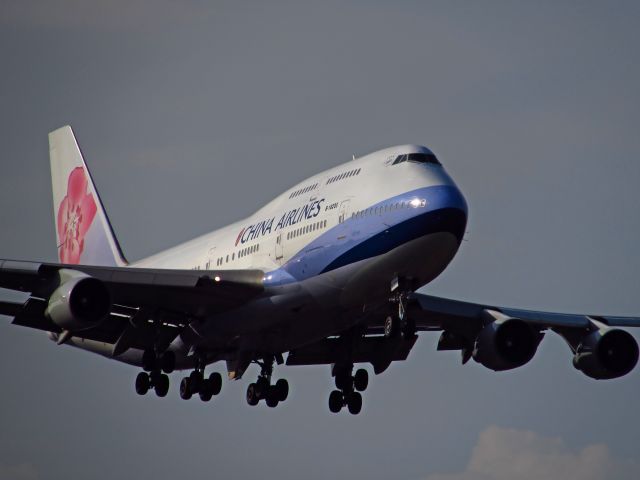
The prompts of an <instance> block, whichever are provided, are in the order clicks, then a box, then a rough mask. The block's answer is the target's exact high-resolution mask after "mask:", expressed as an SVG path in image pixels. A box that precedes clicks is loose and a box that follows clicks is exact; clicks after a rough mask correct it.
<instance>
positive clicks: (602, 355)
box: [573, 328, 638, 380]
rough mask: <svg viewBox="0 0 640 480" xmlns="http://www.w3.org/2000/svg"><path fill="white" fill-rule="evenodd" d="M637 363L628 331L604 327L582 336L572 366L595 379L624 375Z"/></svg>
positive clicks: (636, 354)
mask: <svg viewBox="0 0 640 480" xmlns="http://www.w3.org/2000/svg"><path fill="white" fill-rule="evenodd" d="M637 363H638V342H636V340H635V339H634V338H633V337H632V336H631V334H630V333H629V332H625V331H624V330H618V329H613V328H606V329H601V330H596V331H594V332H591V333H590V334H589V335H587V336H585V337H584V338H583V339H582V341H581V342H580V344H579V345H578V347H577V348H576V354H575V356H574V357H573V366H574V367H576V368H577V369H578V370H580V371H581V372H582V373H584V374H585V375H587V376H588V377H591V378H595V379H596V380H605V379H610V378H618V377H622V376H623V375H626V374H627V373H629V372H630V371H631V370H633V367H635V366H636V364H637Z"/></svg>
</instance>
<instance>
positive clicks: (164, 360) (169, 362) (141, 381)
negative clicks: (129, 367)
mask: <svg viewBox="0 0 640 480" xmlns="http://www.w3.org/2000/svg"><path fill="white" fill-rule="evenodd" d="M175 365H176V356H175V354H174V353H173V352H172V351H170V350H168V351H166V352H164V353H163V354H162V355H160V357H158V355H157V354H156V352H155V351H154V350H145V351H144V353H143V354H142V368H143V370H144V372H140V373H139V374H138V376H137V377H136V393H137V394H138V395H145V394H146V393H147V392H148V391H149V390H150V389H152V388H153V389H154V390H155V392H156V395H157V396H159V397H165V396H166V395H167V393H168V392H169V376H168V375H167V373H171V372H173V370H174V368H175ZM147 372H149V373H147ZM163 372H164V373H163Z"/></svg>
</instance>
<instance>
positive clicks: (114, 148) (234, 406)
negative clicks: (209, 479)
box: [0, 0, 640, 480]
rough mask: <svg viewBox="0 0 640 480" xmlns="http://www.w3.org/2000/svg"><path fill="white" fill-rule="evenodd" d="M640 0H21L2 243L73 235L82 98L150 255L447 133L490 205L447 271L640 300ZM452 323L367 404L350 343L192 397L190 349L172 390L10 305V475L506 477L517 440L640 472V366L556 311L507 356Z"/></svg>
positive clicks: (561, 299)
mask: <svg viewBox="0 0 640 480" xmlns="http://www.w3.org/2000/svg"><path fill="white" fill-rule="evenodd" d="M639 14H640V6H638V3H637V2H615V3H614V4H611V3H605V2H535V4H534V2H526V3H525V2H451V1H443V2H409V1H407V2H349V3H340V2H336V3H334V2H309V3H303V2H270V3H269V4H268V5H267V4H266V2H257V3H254V4H249V3H244V2H215V4H213V5H212V4H211V3H210V2H204V1H192V2H174V1H169V0H163V1H155V2H148V1H143V0H136V1H127V2H124V1H111V2H83V1H79V0H78V1H71V0H61V1H46V2H35V1H24V0H22V1H17V0H3V1H2V2H0V59H2V63H1V65H2V67H1V69H0V141H1V142H2V155H1V157H0V162H1V163H0V165H1V166H2V168H1V169H0V225H1V228H0V258H25V259H43V260H54V259H55V258H56V251H55V245H54V244H55V240H54V239H55V236H54V230H53V220H52V207H51V187H50V183H49V182H50V180H49V167H48V147H47V132H49V131H50V130H53V129H55V128H57V127H59V126H62V125H64V124H67V123H68V124H71V125H72V126H73V128H74V130H75V133H76V135H77V136H78V139H79V142H80V145H81V146H82V148H83V151H84V154H85V157H86V160H87V162H88V164H89V167H90V168H91V170H92V174H93V177H94V180H95V182H96V184H97V187H98V189H99V191H100V194H101V197H102V200H103V201H104V203H105V206H106V208H107V211H108V213H109V216H110V218H111V220H112V222H113V226H114V228H115V230H116V233H117V235H118V237H119V239H120V243H121V244H122V246H123V248H124V250H125V253H126V254H127V256H128V257H129V258H130V259H136V258H141V257H144V256H146V255H150V254H152V253H155V252H157V251H159V250H161V249H163V248H167V247H169V246H172V245H175V244H177V243H179V242H181V241H184V240H187V239H189V238H192V237H194V236H196V235H199V234H201V233H204V232H207V231H209V230H211V229H213V228H217V227H220V226H223V225H224V224H226V223H228V222H231V221H234V220H237V219H238V218H240V217H242V216H244V215H247V214H249V213H250V212H251V211H252V210H254V209H256V208H258V207H259V206H260V205H261V204H263V203H264V202H266V201H268V200H269V199H270V198H272V197H273V196H275V195H277V194H278V193H279V192H280V191H282V190H283V189H285V188H288V187H289V186H290V185H292V184H293V183H295V182H297V181H299V180H301V179H303V178H304V177H306V176H308V175H311V174H313V173H316V172H318V171H320V170H322V169H324V168H328V167H331V166H334V165H336V164H338V163H341V162H343V161H346V160H348V159H349V158H350V157H351V155H352V154H356V155H359V154H364V153H368V152H370V151H373V150H375V149H377V148H381V147H384V146H389V145H394V144H400V143H407V142H412V143H421V144H426V145H428V146H429V147H431V148H432V149H433V150H434V151H435V152H436V153H437V154H438V156H439V157H440V158H441V159H442V161H443V163H444V165H445V167H446V168H447V169H448V171H449V172H450V173H451V174H452V175H453V177H454V178H455V179H456V181H457V183H458V184H459V186H460V188H461V189H462V190H463V192H464V193H465V195H466V197H467V200H468V202H469V205H470V214H471V218H470V223H469V228H468V229H469V232H468V234H467V240H468V241H467V242H464V243H463V246H462V248H461V251H460V253H459V254H458V256H457V257H456V259H455V260H454V262H453V263H452V265H451V266H450V268H449V269H448V270H447V271H446V272H445V273H444V274H443V275H442V276H441V277H440V278H439V279H438V280H437V281H435V282H434V283H433V284H432V285H430V286H428V287H427V288H426V289H425V290H426V291H429V292H433V293H436V294H440V295H445V296H449V297H454V298H461V299H468V300H476V301H483V302H491V303H497V304H504V305H510V306H518V307H532V308H538V309H549V310H558V311H568V312H591V313H610V314H619V315H639V314H640V300H639V296H638V291H639V287H640V282H639V281H638V272H640V255H638V245H640V215H638V211H639V207H640V194H639V193H638V182H639V180H640V165H639V163H638V161H637V159H638V158H640V137H639V136H638V125H640V94H639V93H638V85H640V58H639V56H640V54H639V53H638V45H639V44H640V41H639V40H640V39H639V38H638V37H639V35H640V34H639V33H638V29H637V20H638V18H639ZM636 337H637V335H636ZM436 340H437V336H435V335H425V336H423V338H421V340H420V341H419V343H418V345H417V346H416V348H415V349H414V351H413V352H412V354H411V356H410V357H409V360H408V361H407V362H405V363H403V364H397V365H393V366H392V367H391V368H390V369H389V370H388V371H387V372H386V373H384V374H383V375H381V376H379V377H376V378H373V379H372V382H371V387H370V389H369V390H368V391H367V392H366V394H365V396H364V408H363V412H362V414H361V415H359V416H358V417H351V416H347V415H339V416H336V415H331V414H330V413H329V412H328V408H327V405H326V400H327V397H328V394H329V391H330V389H331V382H330V377H329V372H328V369H327V368H298V367H290V368H281V369H278V370H277V375H279V376H285V377H287V378H288V379H289V381H290V384H291V387H292V392H291V396H290V399H289V400H288V401H287V402H286V403H285V404H284V405H282V406H281V407H278V408H277V409H275V410H268V409H266V408H262V407H263V406H261V407H260V408H250V407H248V406H247V405H246V404H245V403H244V390H245V388H246V384H247V382H248V380H247V379H248V378H253V376H254V375H255V374H257V372H254V371H250V372H249V373H248V374H247V379H245V380H242V381H241V382H236V383H234V384H228V383H225V385H224V386H223V393H222V394H221V396H220V397H218V398H217V399H215V400H214V401H213V402H211V403H210V404H202V403H201V402H200V401H196V400H194V401H190V402H184V401H182V400H180V399H179V398H178V395H177V392H176V386H177V382H178V380H179V378H180V375H179V374H174V375H173V376H172V382H173V383H172V388H171V391H170V393H169V396H168V397H167V398H165V399H157V398H155V397H153V396H148V397H144V398H139V397H137V396H136V394H135V392H134V390H133V380H134V377H135V374H136V370H135V369H134V368H131V367H128V366H124V365H120V364H118V363H116V362H109V361H106V360H104V359H102V358H100V357H96V356H92V355H89V354H86V353H84V352H80V351H76V350H73V349H70V348H65V347H56V346H55V345H54V344H53V343H52V342H49V341H48V340H47V339H46V337H44V336H43V335H42V334H39V333H38V332H34V331H29V330H26V329H22V328H19V327H13V326H11V325H9V324H8V322H6V321H0V346H1V347H2V348H1V349H0V360H1V361H0V378H1V379H2V399H1V400H0V427H1V428H0V478H23V479H26V478H45V479H49V478H51V479H59V478H76V477H80V476H82V477H90V478H97V479H103V478H104V479H106V478H114V477H122V478H130V477H132V476H133V475H136V476H137V477H138V478H152V477H155V478H170V477H178V476H179V477H184V476H187V475H192V474H196V475H199V476H203V475H209V476H216V477H218V478H230V479H233V478H246V477H248V476H254V475H255V474H256V473H258V474H260V475H263V476H266V477H267V478H274V477H276V476H280V477H281V478H285V479H293V478H296V479H297V478H300V477H304V478H309V479H320V478H327V477H333V478H343V477H345V476H346V475H347V474H349V475H351V476H352V477H356V478H365V477H366V478H369V479H386V478H391V477H393V478H402V479H420V478H428V479H430V480H434V479H436V478H437V479H447V480H451V479H454V478H455V479H465V480H468V479H473V480H475V479H476V478H483V479H484V478H489V479H494V478H495V479H502V478H507V475H510V473H509V472H510V470H500V469H499V468H498V467H496V468H497V469H496V468H494V466H495V465H500V458H503V457H501V456H500V455H501V454H504V452H506V451H507V446H508V444H511V443H512V442H514V445H516V447H517V448H519V449H520V450H518V451H517V452H516V453H517V454H518V455H520V456H521V457H522V458H525V459H533V460H530V461H531V462H533V464H542V463H549V464H550V465H552V464H553V462H550V461H549V458H558V457H560V458H563V459H564V460H562V461H558V462H557V465H558V466H557V470H556V472H558V471H560V472H561V471H563V470H562V469H566V468H568V467H567V465H569V466H574V465H576V466H577V467H576V468H578V467H579V468H583V467H584V463H581V462H583V461H586V462H593V464H591V463H587V465H593V471H595V472H596V473H598V472H600V474H598V475H595V476H592V477H586V478H594V479H596V478H598V479H600V478H607V477H606V474H607V472H609V473H610V474H611V472H612V471H614V470H608V469H606V468H604V467H603V465H605V466H607V465H615V469H618V471H619V472H622V473H620V475H618V476H617V477H615V478H623V475H627V476H628V478H633V477H637V473H638V465H637V463H633V460H632V459H633V458H634V456H635V455H636V445H637V441H638V431H639V428H640V419H639V417H638V415H637V412H636V410H637V409H636V403H637V396H638V392H639V387H640V380H639V376H638V372H633V373H631V374H630V375H629V376H627V377H625V378H623V379H619V380H614V381H609V382H596V381H593V380H590V379H587V378H586V377H583V376H582V375H580V374H579V373H578V372H577V371H575V370H574V368H573V367H572V366H571V362H570V354H569V350H568V348H567V347H566V346H565V345H564V344H563V342H562V340H561V339H560V338H558V337H555V336H553V335H552V334H549V335H548V336H547V338H545V340H544V341H543V343H542V345H541V347H540V349H539V351H538V353H537V355H536V357H535V358H534V360H533V361H532V362H531V363H530V364H528V365H527V366H525V367H523V368H521V369H519V370H515V371H512V372H506V373H501V374H496V373H493V372H490V371H488V370H486V369H484V368H483V367H481V366H479V365H477V364H473V363H470V364H468V365H466V366H465V367H462V366H460V361H459V357H458V355H457V354H455V353H438V352H436V351H435V343H436ZM217 368H218V369H219V370H220V371H222V367H221V366H218V367H217ZM505 432H506V433H505ZM509 435H512V436H511V437H510V436H509ZM505 438H506V440H505ZM558 438H560V439H562V440H557V439H558ZM518 439H520V441H519V440H518ZM523 439H524V440H523ZM516 447H514V448H516ZM491 449H493V450H491ZM594 449H595V450H594ZM487 451H489V452H493V453H490V454H486V452H487ZM478 452H480V453H478ZM482 452H485V454H483V453H482ZM496 452H497V453H496ZM541 452H542V453H541ZM585 452H587V453H585ZM478 455H480V456H479V457H478ZM482 455H484V456H482ZM492 455H493V456H492ZM545 455H546V456H545ZM478 458H480V460H478ZM496 458H498V461H495V459H496ZM483 459H484V460H483ZM487 459H488V460H487ZM585 459H586V460H585ZM474 461H476V463H474ZM483 461H486V462H489V465H490V467H487V468H489V470H481V471H480V472H479V473H478V471H477V470H474V468H476V467H474V465H477V464H478V462H480V464H482V462H483ZM491 462H493V463H491ZM492 468H493V469H492ZM505 472H507V473H505ZM543 473H545V472H543ZM556 474H557V473H556ZM474 475H475V476H474ZM478 475H485V476H478ZM545 475H549V477H548V478H553V477H551V475H552V473H549V472H546V473H545ZM523 478H524V477H523ZM526 478H529V477H526ZM565 478H566V477H565ZM610 478H613V477H610Z"/></svg>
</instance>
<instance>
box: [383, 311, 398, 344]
mask: <svg viewBox="0 0 640 480" xmlns="http://www.w3.org/2000/svg"><path fill="white" fill-rule="evenodd" d="M384 336H385V337H386V338H395V337H397V336H398V321H397V320H396V319H395V318H394V317H392V316H391V315H389V316H388V317H387V318H385V320H384Z"/></svg>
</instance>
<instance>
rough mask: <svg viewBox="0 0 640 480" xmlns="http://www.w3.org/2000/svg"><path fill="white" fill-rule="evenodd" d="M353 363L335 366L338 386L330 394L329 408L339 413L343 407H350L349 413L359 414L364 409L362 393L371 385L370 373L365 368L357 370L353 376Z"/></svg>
mask: <svg viewBox="0 0 640 480" xmlns="http://www.w3.org/2000/svg"><path fill="white" fill-rule="evenodd" d="M352 372H353V364H352V363H351V364H348V365H344V366H341V367H338V366H337V365H336V366H334V371H333V373H334V376H335V380H336V388H337V390H334V391H332V392H331V394H330V395H329V410H331V411H332V412H333V413H338V412H339V411H340V410H342V408H343V407H345V406H346V407H347V408H348V409H349V413H351V414H352V415H357V414H358V413H360V410H362V395H361V394H360V392H364V391H365V390H366V389H367V387H368V386H369V374H368V373H367V371H366V370H365V369H363V368H360V369H358V370H356V373H355V375H353V376H352Z"/></svg>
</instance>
